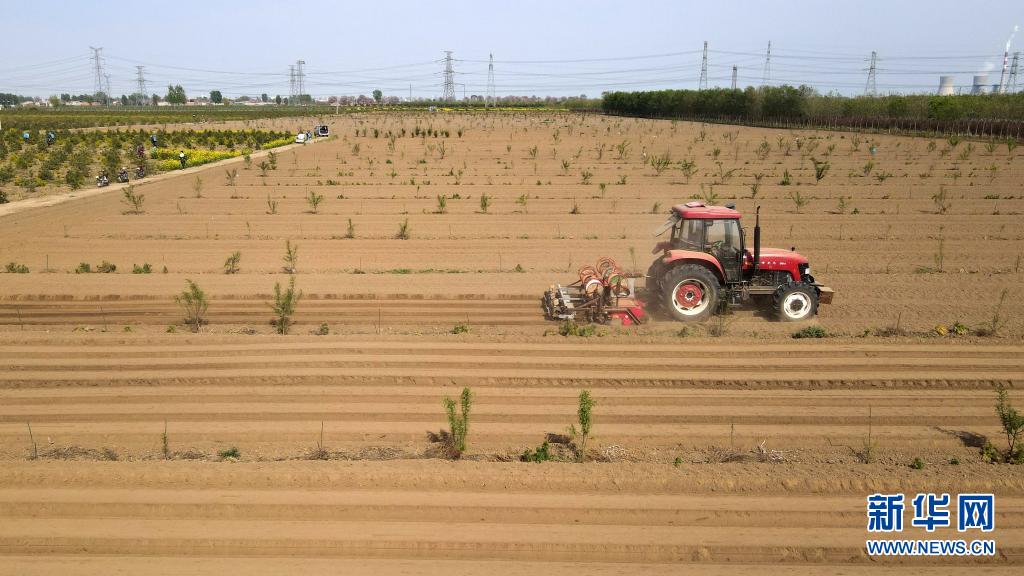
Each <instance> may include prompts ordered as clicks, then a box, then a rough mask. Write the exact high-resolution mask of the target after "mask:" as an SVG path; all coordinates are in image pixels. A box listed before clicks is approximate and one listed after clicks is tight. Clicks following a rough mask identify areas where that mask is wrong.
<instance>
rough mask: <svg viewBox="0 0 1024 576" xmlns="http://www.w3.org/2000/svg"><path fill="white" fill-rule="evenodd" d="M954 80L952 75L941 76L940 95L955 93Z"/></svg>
mask: <svg viewBox="0 0 1024 576" xmlns="http://www.w3.org/2000/svg"><path fill="white" fill-rule="evenodd" d="M953 81H954V78H953V77H952V76H939V96H952V95H953Z"/></svg>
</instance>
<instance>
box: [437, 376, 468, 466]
mask: <svg viewBox="0 0 1024 576" xmlns="http://www.w3.org/2000/svg"><path fill="white" fill-rule="evenodd" d="M443 404H444V411H445V415H447V417H448V429H449V441H450V443H451V444H450V448H451V450H452V452H453V456H454V457H456V458H458V457H459V456H461V455H462V453H463V452H465V451H466V438H467V437H468V436H469V414H470V411H471V409H472V407H473V392H472V391H471V390H470V389H469V388H468V387H466V388H463V389H462V394H461V395H460V396H459V407H460V409H461V413H459V414H456V413H455V401H454V400H452V399H451V398H448V397H447V396H446V397H445V399H444V401H443Z"/></svg>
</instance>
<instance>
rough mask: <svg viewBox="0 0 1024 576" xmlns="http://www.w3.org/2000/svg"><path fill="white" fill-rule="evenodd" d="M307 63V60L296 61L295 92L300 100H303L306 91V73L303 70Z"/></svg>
mask: <svg viewBox="0 0 1024 576" xmlns="http://www.w3.org/2000/svg"><path fill="white" fill-rule="evenodd" d="M305 65H306V61H305V60H296V61H295V89H296V90H297V92H296V93H295V96H296V98H298V101H299V102H301V101H302V95H303V94H305V93H306V73H305V72H303V71H302V67H303V66H305Z"/></svg>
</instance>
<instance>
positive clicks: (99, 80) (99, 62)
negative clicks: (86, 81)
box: [89, 46, 103, 96]
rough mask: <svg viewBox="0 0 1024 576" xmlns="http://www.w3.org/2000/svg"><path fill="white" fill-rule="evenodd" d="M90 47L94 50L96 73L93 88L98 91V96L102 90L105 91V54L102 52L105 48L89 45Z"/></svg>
mask: <svg viewBox="0 0 1024 576" xmlns="http://www.w3.org/2000/svg"><path fill="white" fill-rule="evenodd" d="M89 49H91V50H92V61H93V64H94V66H95V73H96V75H95V77H94V78H93V88H94V91H95V93H96V96H99V94H100V92H103V55H102V54H100V52H102V51H103V48H102V47H100V48H95V47H93V46H89Z"/></svg>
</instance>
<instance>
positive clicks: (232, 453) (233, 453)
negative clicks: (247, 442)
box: [217, 446, 242, 459]
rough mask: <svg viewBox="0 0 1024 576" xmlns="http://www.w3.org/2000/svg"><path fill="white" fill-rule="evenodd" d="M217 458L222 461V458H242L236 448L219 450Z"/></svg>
mask: <svg viewBox="0 0 1024 576" xmlns="http://www.w3.org/2000/svg"><path fill="white" fill-rule="evenodd" d="M217 456H220V457H221V458H222V459H223V458H235V459H237V458H241V457H242V453H241V452H239V451H238V448H236V447H234V446H232V447H231V448H226V449H224V450H221V451H219V452H217Z"/></svg>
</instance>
